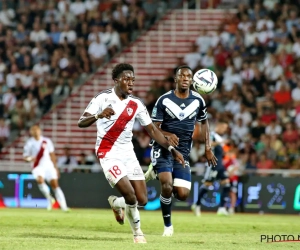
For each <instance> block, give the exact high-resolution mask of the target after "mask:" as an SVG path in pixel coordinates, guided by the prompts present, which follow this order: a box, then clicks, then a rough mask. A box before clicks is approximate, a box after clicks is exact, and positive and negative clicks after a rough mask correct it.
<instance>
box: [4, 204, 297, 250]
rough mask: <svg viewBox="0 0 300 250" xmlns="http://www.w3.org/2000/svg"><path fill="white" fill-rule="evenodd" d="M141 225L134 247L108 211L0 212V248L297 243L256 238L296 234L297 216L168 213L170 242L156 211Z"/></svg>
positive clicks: (164, 248)
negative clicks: (139, 240)
mask: <svg viewBox="0 0 300 250" xmlns="http://www.w3.org/2000/svg"><path fill="white" fill-rule="evenodd" d="M141 222H142V230H143V232H144V233H145V235H146V239H147V241H148V243H147V244H134V243H133V239H132V235H131V230H130V228H129V224H128V222H126V223H125V224H124V225H123V226H121V225H119V224H118V223H117V222H116V221H115V220H114V217H113V213H112V211H110V210H92V209H91V210H90V209H73V210H72V211H71V212H70V213H63V212H62V211H60V210H53V211H50V212H48V211H46V210H41V209H0V249H1V250H7V249H9V250H11V249H12V250H19V249H20V250H35V249H38V250H43V249H49V250H55V249H72V250H75V249H81V250H88V249H92V250H96V249H99V250H102V249H103V250H104V249H105V250H106V249H109V250H127V249H151V250H160V249H161V250H171V249H178V250H190V249H191V250H192V249H197V250H202V249H212V250H216V249H222V250H227V249H230V250H232V249H237V250H243V249H247V250H249V249H255V250H256V249H300V243H298V242H292V243H291V242H288V243H286V242H282V243H261V242H260V235H261V234H292V235H298V234H300V224H299V217H298V216H288V215H282V216H280V215H258V214H253V215H249V214H236V215H233V216H230V217H219V216H217V215H216V214H214V213H204V214H202V216H201V217H199V218H196V217H194V216H193V214H192V213H189V212H173V225H174V231H175V233H174V235H173V237H169V238H166V237H162V236H161V234H162V231H163V225H162V217H161V214H160V212H159V211H156V212H148V211H141ZM297 239H298V238H297Z"/></svg>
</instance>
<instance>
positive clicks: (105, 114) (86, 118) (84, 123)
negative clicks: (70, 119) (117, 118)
mask: <svg viewBox="0 0 300 250" xmlns="http://www.w3.org/2000/svg"><path fill="white" fill-rule="evenodd" d="M114 114H115V111H114V110H113V109H112V108H106V109H104V110H103V111H102V112H101V113H99V114H95V115H92V114H90V113H87V112H85V113H84V114H83V115H82V116H81V117H80V119H79V121H78V123H77V124H78V127H79V128H87V127H89V126H91V125H92V124H93V123H94V122H95V121H97V120H98V119H103V118H107V119H110V117H111V116H112V115H114Z"/></svg>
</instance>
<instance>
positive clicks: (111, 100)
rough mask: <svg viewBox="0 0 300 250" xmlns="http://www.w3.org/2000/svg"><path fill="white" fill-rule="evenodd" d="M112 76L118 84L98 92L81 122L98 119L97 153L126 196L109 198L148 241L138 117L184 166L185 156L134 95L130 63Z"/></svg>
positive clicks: (112, 181) (112, 182)
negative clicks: (136, 143) (135, 133)
mask: <svg viewBox="0 0 300 250" xmlns="http://www.w3.org/2000/svg"><path fill="white" fill-rule="evenodd" d="M112 79H113V81H114V84H115V86H114V87H113V88H112V89H109V90H106V91H102V92H100V93H99V94H98V95H96V96H95V97H94V98H93V99H92V100H91V102H90V103H89V105H88V106H87V108H86V109H85V111H84V113H83V115H82V116H81V118H80V119H79V121H78V126H79V127H81V128H84V127H89V126H90V125H92V124H93V123H94V122H97V141H96V146H95V150H96V154H97V157H98V158H99V160H100V164H101V166H102V168H103V172H104V174H105V177H106V179H107V180H108V182H109V184H110V185H111V187H116V188H117V190H118V191H119V192H120V194H121V195H122V197H119V198H118V197H116V196H110V197H109V199H108V201H109V204H110V206H111V208H112V210H113V212H114V214H115V217H116V220H117V221H118V222H119V223H120V224H124V212H123V208H125V213H126V216H127V218H128V220H129V223H130V226H131V229H132V232H133V236H134V242H135V243H146V239H145V237H144V235H143V232H142V230H141V227H140V214H139V211H138V205H139V206H144V205H146V203H147V201H148V197H147V188H146V182H145V177H144V173H143V171H142V169H141V167H140V164H139V162H138V160H137V158H136V155H135V153H134V150H133V145H132V142H131V139H132V128H133V124H134V121H135V119H138V121H139V122H140V123H141V125H142V126H144V128H145V129H146V131H147V132H148V134H149V135H150V136H151V137H152V138H153V139H154V140H155V141H156V142H157V143H159V144H160V145H161V146H162V147H164V148H165V149H168V150H169V151H170V152H171V154H172V156H173V157H174V159H175V160H177V161H178V162H180V163H181V164H182V167H184V160H183V157H182V155H181V154H180V153H179V152H178V151H177V150H176V149H175V148H174V147H172V146H171V145H170V144H169V142H168V141H167V139H166V138H165V137H164V136H163V134H162V133H161V132H160V131H159V130H158V129H157V128H156V126H154V124H153V123H152V121H151V118H150V116H149V114H148V112H147V109H146V107H145V106H144V104H143V102H142V101H141V100H140V99H139V98H137V97H135V96H132V95H131V93H132V91H133V86H134V81H135V76H134V69H133V67H132V66H131V65H130V64H126V63H121V64H118V65H116V66H115V67H114V69H113V71H112Z"/></svg>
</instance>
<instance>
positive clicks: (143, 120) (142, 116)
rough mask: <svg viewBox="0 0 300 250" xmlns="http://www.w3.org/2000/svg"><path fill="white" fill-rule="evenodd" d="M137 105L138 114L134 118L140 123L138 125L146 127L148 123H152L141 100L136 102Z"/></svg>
mask: <svg viewBox="0 0 300 250" xmlns="http://www.w3.org/2000/svg"><path fill="white" fill-rule="evenodd" d="M138 105H139V108H138V113H137V115H136V118H137V119H138V121H139V122H140V124H141V125H142V126H147V125H149V124H150V123H152V120H151V118H150V115H149V113H148V111H147V108H146V106H145V105H144V103H142V101H141V100H139V101H138Z"/></svg>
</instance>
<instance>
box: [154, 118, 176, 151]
mask: <svg viewBox="0 0 300 250" xmlns="http://www.w3.org/2000/svg"><path fill="white" fill-rule="evenodd" d="M153 123H154V125H155V126H156V127H157V129H158V130H159V131H160V132H161V133H162V134H163V135H164V136H165V137H166V138H167V140H168V141H169V143H170V145H171V146H173V147H177V146H178V144H179V138H178V137H177V136H176V135H175V134H172V133H170V132H166V131H164V130H162V129H161V127H160V126H161V122H153Z"/></svg>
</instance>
